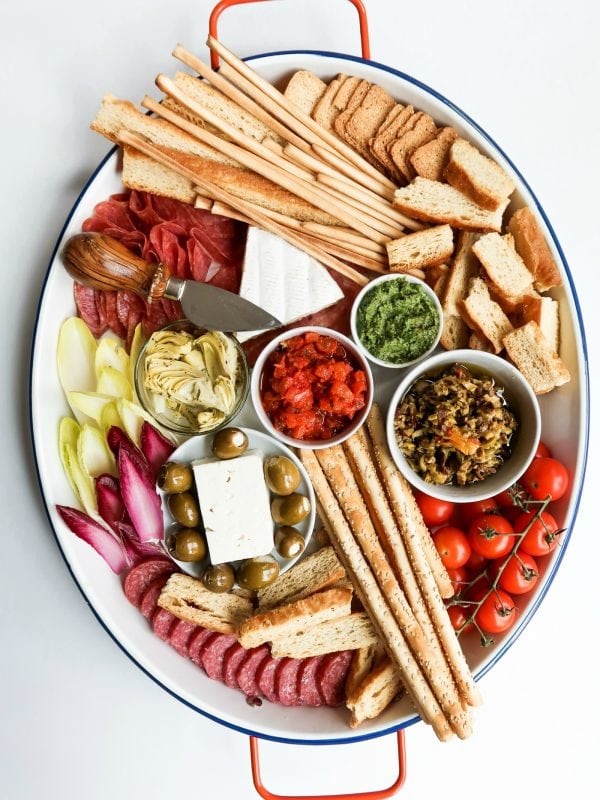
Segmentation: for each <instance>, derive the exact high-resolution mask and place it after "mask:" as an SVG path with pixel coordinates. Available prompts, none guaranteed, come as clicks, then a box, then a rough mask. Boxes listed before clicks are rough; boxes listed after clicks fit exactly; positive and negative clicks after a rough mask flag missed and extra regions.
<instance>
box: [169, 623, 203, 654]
mask: <svg viewBox="0 0 600 800" xmlns="http://www.w3.org/2000/svg"><path fill="white" fill-rule="evenodd" d="M197 630H198V626H197V625H194V624H193V622H187V620H185V619H178V620H177V622H176V623H175V625H174V626H173V630H172V631H171V634H170V636H169V644H170V645H171V646H172V647H174V648H175V650H177V652H178V653H179V655H180V656H183V657H184V658H189V655H190V641H191V639H192V636H193V635H194V634H195V633H196V631H197Z"/></svg>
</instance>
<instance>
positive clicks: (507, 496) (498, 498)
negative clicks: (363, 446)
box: [492, 486, 514, 512]
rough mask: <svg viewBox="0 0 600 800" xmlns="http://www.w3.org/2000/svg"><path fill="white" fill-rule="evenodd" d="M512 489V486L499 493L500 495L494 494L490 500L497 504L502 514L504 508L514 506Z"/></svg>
mask: <svg viewBox="0 0 600 800" xmlns="http://www.w3.org/2000/svg"><path fill="white" fill-rule="evenodd" d="M513 489H514V486H510V487H509V488H508V489H505V490H504V491H503V492H500V494H495V495H494V497H493V498H492V499H493V500H494V502H495V503H497V504H498V506H499V507H500V508H501V509H502V510H503V512H504V509H505V508H513V506H514V500H513V496H512V491H513Z"/></svg>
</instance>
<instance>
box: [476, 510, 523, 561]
mask: <svg viewBox="0 0 600 800" xmlns="http://www.w3.org/2000/svg"><path fill="white" fill-rule="evenodd" d="M469 542H470V543H471V547H472V549H473V550H475V551H476V552H477V553H479V555H480V556H484V558H502V556H505V555H507V553H509V552H510V550H511V549H512V546H513V544H514V528H513V526H512V525H511V524H510V522H509V521H508V520H507V519H506V518H505V517H501V516H500V515H499V514H482V515H481V516H480V517H477V519H475V520H473V522H472V523H471V527H470V528H469Z"/></svg>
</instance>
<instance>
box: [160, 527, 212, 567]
mask: <svg viewBox="0 0 600 800" xmlns="http://www.w3.org/2000/svg"><path fill="white" fill-rule="evenodd" d="M167 546H168V548H169V552H170V553H171V555H172V556H173V558H174V559H176V560H177V561H202V559H204V558H206V539H205V538H204V536H203V535H202V534H201V533H200V531H198V530H196V529H195V528H180V529H179V530H178V531H177V533H175V534H174V535H173V536H170V537H169V539H168V542H167Z"/></svg>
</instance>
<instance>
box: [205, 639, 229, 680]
mask: <svg viewBox="0 0 600 800" xmlns="http://www.w3.org/2000/svg"><path fill="white" fill-rule="evenodd" d="M236 642H237V639H236V637H235V636H233V635H232V634H226V633H221V634H219V636H218V637H217V638H215V639H211V640H210V642H207V644H206V646H205V647H203V648H201V656H200V660H201V662H202V667H203V669H204V671H205V672H206V674H207V675H208V677H209V678H212V679H213V680H214V681H222V680H223V660H224V658H225V653H226V652H227V650H229V648H230V647H233V645H234V644H235V643H236Z"/></svg>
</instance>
